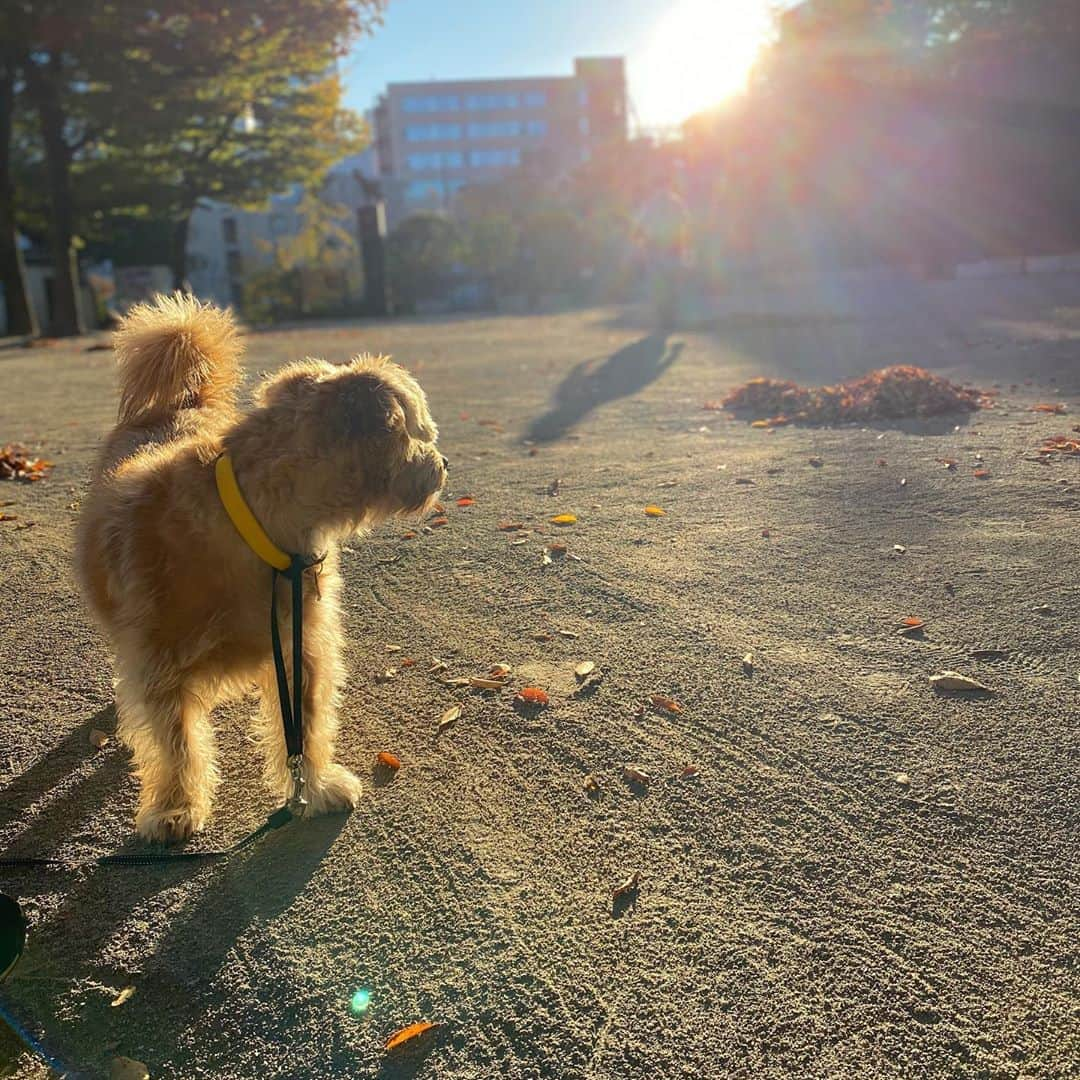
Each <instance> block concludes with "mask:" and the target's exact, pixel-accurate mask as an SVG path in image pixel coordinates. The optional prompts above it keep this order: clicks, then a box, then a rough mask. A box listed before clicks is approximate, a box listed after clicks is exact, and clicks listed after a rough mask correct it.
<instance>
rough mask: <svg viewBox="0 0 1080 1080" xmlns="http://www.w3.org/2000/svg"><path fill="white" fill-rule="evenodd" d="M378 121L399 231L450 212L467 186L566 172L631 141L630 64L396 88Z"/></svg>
mask: <svg viewBox="0 0 1080 1080" xmlns="http://www.w3.org/2000/svg"><path fill="white" fill-rule="evenodd" d="M371 118H372V120H373V122H374V128H375V152H376V155H377V158H378V169H379V178H380V182H381V186H382V190H383V194H384V196H385V198H386V203H387V218H388V222H389V224H390V226H391V227H393V225H395V224H396V223H397V222H399V221H400V220H401V219H402V218H403V217H405V216H407V215H408V214H410V213H413V212H415V211H417V210H449V209H450V208H451V207H452V205H453V201H454V197H455V196H456V195H457V193H458V192H459V191H460V190H461V189H462V188H463V187H466V186H469V185H474V184H484V183H489V182H491V181H492V180H497V179H499V178H500V177H502V176H505V175H506V174H507V173H509V172H511V171H512V170H513V169H515V168H517V167H518V166H520V165H523V164H527V163H529V162H538V163H542V164H543V166H544V167H545V168H549V169H551V170H552V171H554V172H563V171H566V170H568V169H570V168H572V167H573V166H575V165H577V164H579V163H580V162H582V161H586V160H588V158H589V156H590V155H591V154H592V152H593V151H594V149H595V148H596V147H598V146H600V145H602V144H605V143H610V142H613V141H622V140H625V138H626V123H627V118H626V69H625V64H624V61H623V59H622V57H588V58H579V59H576V60H575V61H574V74H573V75H569V76H549V77H540V78H526V79H462V80H455V81H449V82H445V81H440V82H420V83H390V85H389V86H388V87H387V89H386V93H385V94H383V95H382V96H381V97H380V98H379V100H378V103H377V104H376V106H375V109H374V111H373V113H372V116H371Z"/></svg>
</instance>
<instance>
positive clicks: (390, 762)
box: [375, 750, 401, 772]
mask: <svg viewBox="0 0 1080 1080" xmlns="http://www.w3.org/2000/svg"><path fill="white" fill-rule="evenodd" d="M375 760H376V761H377V762H378V763H379V764H380V765H385V766H386V767H387V768H388V769H393V770H394V772H397V771H398V769H400V768H401V758H399V757H398V756H397V755H396V754H391V753H390V751H389V750H380V751H379V752H378V754H376V756H375Z"/></svg>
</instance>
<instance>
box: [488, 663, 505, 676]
mask: <svg viewBox="0 0 1080 1080" xmlns="http://www.w3.org/2000/svg"><path fill="white" fill-rule="evenodd" d="M509 674H510V665H509V664H496V665H495V666H494V667H493V668H492V669H491V670H490V671H489V672H488V677H489V678H492V679H505V678H506V677H507V675H509Z"/></svg>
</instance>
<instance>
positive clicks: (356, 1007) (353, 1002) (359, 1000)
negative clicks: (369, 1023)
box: [349, 990, 371, 1016]
mask: <svg viewBox="0 0 1080 1080" xmlns="http://www.w3.org/2000/svg"><path fill="white" fill-rule="evenodd" d="M370 1004H371V991H370V990H357V991H356V993H355V994H353V996H352V997H351V998H350V999H349V1011H350V1012H351V1013H352V1014H353V1016H363V1015H364V1013H366V1012H367V1009H368V1006H369V1005H370Z"/></svg>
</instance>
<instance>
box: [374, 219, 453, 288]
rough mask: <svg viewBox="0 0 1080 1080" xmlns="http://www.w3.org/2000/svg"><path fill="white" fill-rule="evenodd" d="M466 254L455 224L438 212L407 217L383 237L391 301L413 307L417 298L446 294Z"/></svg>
mask: <svg viewBox="0 0 1080 1080" xmlns="http://www.w3.org/2000/svg"><path fill="white" fill-rule="evenodd" d="M464 255H465V245H464V243H463V240H462V236H461V233H460V231H459V230H458V228H457V226H456V225H454V223H453V222H451V221H449V220H448V219H447V218H445V217H442V216H441V215H440V214H433V213H419V214H412V215H411V216H410V217H407V218H406V219H405V220H404V221H403V222H401V224H400V225H398V227H397V228H396V229H394V231H393V232H392V233H391V234H390V235H389V236H388V237H387V240H386V269H387V277H388V280H389V283H390V289H391V293H392V295H393V298H394V303H395V305H396V306H398V307H403V308H412V307H414V306H415V305H416V302H417V301H418V300H429V299H433V298H436V297H439V296H443V295H445V293H446V291H447V289H448V287H449V285H450V282H451V278H452V275H453V272H454V269H455V267H456V265H457V264H458V263H459V262H461V261H462V258H463V256H464Z"/></svg>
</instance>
